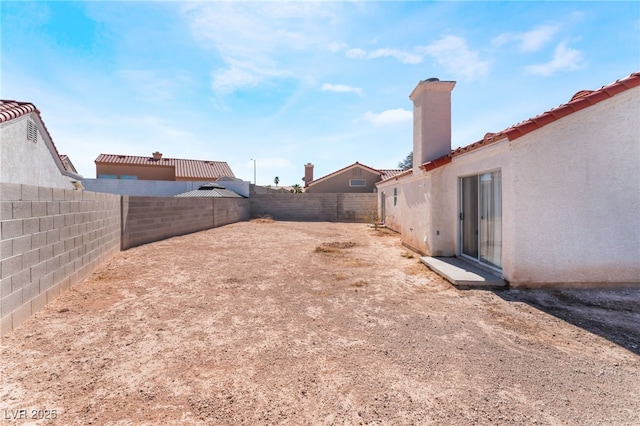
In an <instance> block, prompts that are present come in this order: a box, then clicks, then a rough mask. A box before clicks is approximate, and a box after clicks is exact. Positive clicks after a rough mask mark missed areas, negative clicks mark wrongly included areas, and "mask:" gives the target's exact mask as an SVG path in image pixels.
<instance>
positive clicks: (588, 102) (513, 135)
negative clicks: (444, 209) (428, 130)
mask: <svg viewBox="0 0 640 426" xmlns="http://www.w3.org/2000/svg"><path fill="white" fill-rule="evenodd" d="M637 86H640V72H636V73H633V74H631V75H629V76H627V77H625V78H622V79H620V80H617V81H615V82H613V83H611V84H609V85H606V86H602V87H601V88H600V89H598V90H580V91H579V92H577V93H576V94H575V95H573V96H572V97H571V100H569V102H567V103H566V104H562V105H560V106H558V107H556V108H553V109H551V110H549V111H546V112H543V113H542V114H540V115H537V116H535V117H533V118H530V119H528V120H524V121H521V122H520V123H518V124H515V125H513V126H511V127H508V128H506V129H504V130H502V131H500V132H498V133H487V134H485V135H484V137H483V138H482V139H481V140H479V141H477V142H474V143H472V144H469V145H467V146H463V147H460V148H456V149H455V150H452V151H451V153H449V154H447V155H444V156H442V157H440V158H436V159H435V160H432V161H429V162H427V163H425V164H423V165H421V166H420V167H421V168H423V169H424V170H425V171H429V170H433V169H436V168H438V167H440V166H443V165H445V164H447V163H450V162H451V159H452V158H453V157H456V156H458V155H462V154H466V153H467V152H470V151H474V150H476V149H479V148H482V147H484V146H487V145H490V144H492V143H494V142H497V141H500V140H503V139H508V140H509V141H513V140H515V139H518V138H519V137H522V136H524V135H526V134H527V133H531V132H533V131H535V130H537V129H539V128H541V127H544V126H546V125H547V124H550V123H553V122H554V121H557V120H560V119H561V118H564V117H566V116H568V115H570V114H573V113H574V112H577V111H580V110H582V109H585V108H588V107H590V106H592V105H595V104H597V103H599V102H602V101H604V100H606V99H609V98H611V97H613V96H615V95H617V94H619V93H622V92H624V91H626V90H629V89H632V88H634V87H637ZM402 176H405V175H404V174H403V175H402ZM392 177H396V178H398V177H401V176H392Z"/></svg>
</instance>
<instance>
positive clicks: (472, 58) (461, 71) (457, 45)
mask: <svg viewBox="0 0 640 426" xmlns="http://www.w3.org/2000/svg"><path fill="white" fill-rule="evenodd" d="M419 50H420V51H422V52H424V53H425V54H428V55H430V56H431V57H433V58H434V59H435V61H436V62H437V63H439V64H440V65H442V66H443V67H445V68H446V69H447V70H448V71H449V72H451V73H452V74H453V75H458V76H461V77H462V78H464V79H466V80H469V81H472V80H477V79H480V78H482V77H484V76H486V75H487V74H488V72H489V65H490V64H489V62H488V61H483V60H481V59H480V55H479V53H478V52H477V51H473V50H471V49H469V46H467V42H466V40H464V39H463V38H460V37H456V36H446V37H443V38H441V39H440V40H438V41H435V42H433V43H431V44H429V45H427V46H424V47H421V48H420V49H419Z"/></svg>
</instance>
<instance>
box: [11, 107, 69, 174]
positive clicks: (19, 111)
mask: <svg viewBox="0 0 640 426" xmlns="http://www.w3.org/2000/svg"><path fill="white" fill-rule="evenodd" d="M32 112H33V113H35V114H36V115H37V116H38V118H39V119H40V123H41V124H42V127H43V128H44V131H45V132H46V134H47V136H48V138H49V141H50V142H51V146H52V147H53V150H54V151H55V154H56V155H57V156H58V158H60V162H61V163H62V167H63V168H64V169H65V170H66V171H68V172H70V173H74V174H77V173H78V172H77V171H76V169H75V167H74V166H73V163H71V160H70V159H69V157H67V156H66V155H65V156H62V155H60V153H59V152H58V148H56V144H55V143H53V138H52V137H51V133H49V129H47V126H46V124H45V123H44V120H42V117H41V116H40V111H39V110H38V108H36V106H35V105H34V104H32V103H30V102H20V101H12V100H0V123H5V122H7V121H11V120H14V119H16V118H19V117H22V116H23V115H27V114H30V113H32ZM63 157H66V161H65V159H64V158H63Z"/></svg>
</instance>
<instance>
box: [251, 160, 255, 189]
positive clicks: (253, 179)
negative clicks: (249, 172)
mask: <svg viewBox="0 0 640 426" xmlns="http://www.w3.org/2000/svg"><path fill="white" fill-rule="evenodd" d="M251 161H253V184H254V185H255V184H256V160H254V159H253V158H252V159H251Z"/></svg>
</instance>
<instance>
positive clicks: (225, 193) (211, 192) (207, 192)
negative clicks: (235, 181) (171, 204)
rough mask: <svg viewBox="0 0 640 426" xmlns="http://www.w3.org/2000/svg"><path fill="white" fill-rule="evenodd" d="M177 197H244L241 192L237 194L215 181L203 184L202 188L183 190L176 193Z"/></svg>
mask: <svg viewBox="0 0 640 426" xmlns="http://www.w3.org/2000/svg"><path fill="white" fill-rule="evenodd" d="M176 197H182V198H244V197H243V196H242V195H240V194H236V193H235V192H233V191H230V190H228V189H226V188H225V187H224V186H222V185H218V184H215V183H207V184H204V185H201V186H200V188H198V189H194V190H193V191H188V192H183V193H182V194H178V195H176Z"/></svg>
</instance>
